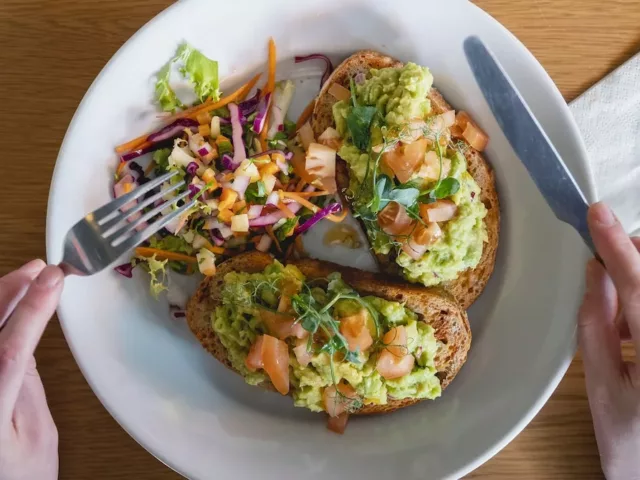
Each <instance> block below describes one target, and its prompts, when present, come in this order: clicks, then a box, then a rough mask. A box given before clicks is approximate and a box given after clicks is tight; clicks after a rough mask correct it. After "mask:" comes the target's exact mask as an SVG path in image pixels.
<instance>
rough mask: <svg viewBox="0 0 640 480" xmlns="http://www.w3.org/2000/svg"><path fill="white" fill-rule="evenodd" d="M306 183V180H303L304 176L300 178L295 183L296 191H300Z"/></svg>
mask: <svg viewBox="0 0 640 480" xmlns="http://www.w3.org/2000/svg"><path fill="white" fill-rule="evenodd" d="M306 184H307V182H305V181H304V178H301V179H300V181H298V184H297V185H296V192H302V189H303V188H304V186H305V185H306Z"/></svg>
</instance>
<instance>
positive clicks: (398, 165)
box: [382, 138, 428, 183]
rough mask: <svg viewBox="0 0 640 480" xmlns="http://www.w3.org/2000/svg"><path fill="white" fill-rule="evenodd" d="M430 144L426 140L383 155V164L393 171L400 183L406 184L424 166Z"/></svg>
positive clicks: (402, 146)
mask: <svg viewBox="0 0 640 480" xmlns="http://www.w3.org/2000/svg"><path fill="white" fill-rule="evenodd" d="M427 145H428V142H427V140H426V139H425V138H421V139H419V140H416V141H415V142H411V143H409V144H407V145H401V146H398V147H396V148H395V149H394V150H391V151H389V152H385V153H383V154H382V162H384V163H386V164H387V166H388V167H389V168H390V169H391V170H393V172H394V173H395V175H396V177H397V178H398V180H399V181H400V183H406V182H408V181H409V179H410V178H411V175H413V173H414V172H415V171H416V169H417V168H418V167H419V166H420V164H422V162H423V160H424V155H425V152H426V151H427Z"/></svg>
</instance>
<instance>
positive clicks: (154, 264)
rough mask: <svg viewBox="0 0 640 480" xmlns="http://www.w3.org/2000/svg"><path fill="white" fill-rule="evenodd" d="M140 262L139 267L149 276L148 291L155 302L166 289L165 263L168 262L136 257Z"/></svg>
mask: <svg viewBox="0 0 640 480" xmlns="http://www.w3.org/2000/svg"><path fill="white" fill-rule="evenodd" d="M136 259H138V260H139V261H140V264H139V265H140V266H141V267H142V268H143V269H144V270H145V271H146V272H147V273H148V274H149V277H150V282H149V290H150V291H151V295H153V297H154V298H155V299H156V300H157V299H158V296H159V295H160V294H161V293H162V292H163V291H164V290H166V289H167V285H166V283H167V282H168V280H167V272H166V267H167V262H168V260H158V259H157V258H156V256H155V255H153V257H136Z"/></svg>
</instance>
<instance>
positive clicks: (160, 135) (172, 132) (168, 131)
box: [147, 118, 198, 143]
mask: <svg viewBox="0 0 640 480" xmlns="http://www.w3.org/2000/svg"><path fill="white" fill-rule="evenodd" d="M185 128H190V129H191V131H192V132H196V131H197V130H198V122H197V121H195V120H193V119H191V118H179V119H177V120H176V121H175V122H173V123H170V124H169V125H167V126H166V127H164V128H161V129H160V130H158V131H157V132H154V133H152V134H151V135H149V136H148V137H147V142H152V143H155V142H161V141H162V140H167V139H168V138H173V137H175V136H177V135H180V134H181V133H182V132H183V131H184V129H185Z"/></svg>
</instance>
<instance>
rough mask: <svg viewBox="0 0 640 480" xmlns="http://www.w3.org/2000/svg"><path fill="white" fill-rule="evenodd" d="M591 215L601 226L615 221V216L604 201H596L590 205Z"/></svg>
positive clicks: (610, 224) (609, 224)
mask: <svg viewBox="0 0 640 480" xmlns="http://www.w3.org/2000/svg"><path fill="white" fill-rule="evenodd" d="M591 217H592V218H593V220H595V221H596V222H598V223H599V224H600V225H601V226H603V227H610V226H612V225H613V224H614V223H616V216H615V215H614V214H613V212H612V211H611V209H610V208H609V207H608V206H606V205H605V204H604V203H596V204H595V205H594V206H592V207H591Z"/></svg>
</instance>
